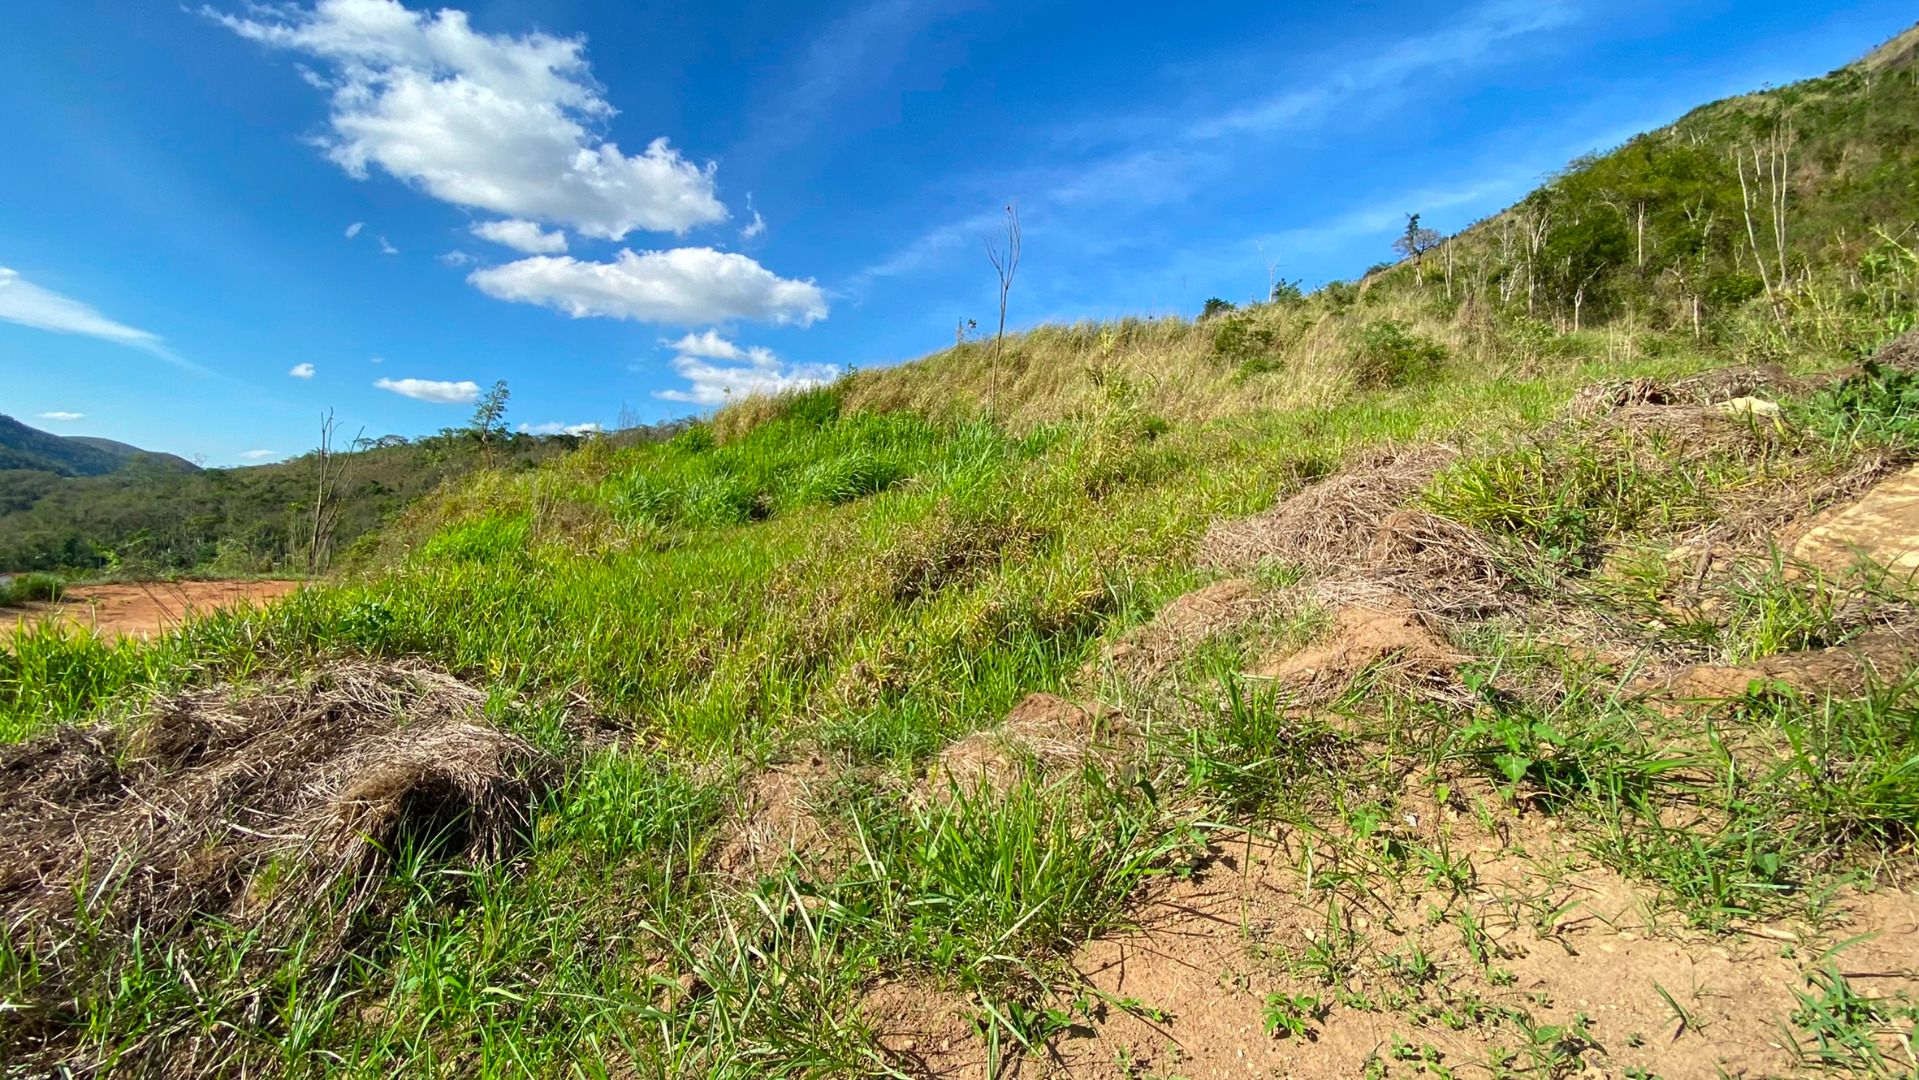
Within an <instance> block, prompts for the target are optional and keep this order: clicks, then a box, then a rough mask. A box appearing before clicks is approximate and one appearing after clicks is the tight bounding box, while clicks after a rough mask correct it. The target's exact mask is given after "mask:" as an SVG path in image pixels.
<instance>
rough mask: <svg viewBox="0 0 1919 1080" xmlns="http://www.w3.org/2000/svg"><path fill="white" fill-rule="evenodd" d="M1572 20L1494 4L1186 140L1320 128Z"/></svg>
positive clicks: (1539, 6)
mask: <svg viewBox="0 0 1919 1080" xmlns="http://www.w3.org/2000/svg"><path fill="white" fill-rule="evenodd" d="M1578 17H1579V12H1578V11H1577V10H1576V9H1575V8H1574V7H1573V6H1572V5H1571V4H1569V3H1566V2H1565V0H1544V2H1541V0H1525V2H1515V0H1494V2H1492V3H1487V4H1482V5H1480V6H1479V7H1477V8H1473V9H1471V10H1468V11H1467V12H1466V13H1465V14H1464V16H1463V17H1461V18H1459V19H1457V20H1452V21H1450V22H1449V23H1448V25H1445V26H1442V27H1440V28H1439V29H1437V30H1434V31H1432V32H1431V33H1426V34H1420V35H1417V36H1414V37H1407V38H1401V39H1400V40H1398V41H1393V42H1388V43H1387V44H1386V45H1385V46H1384V47H1382V48H1378V49H1374V50H1370V51H1369V52H1368V55H1366V56H1364V57H1361V58H1360V59H1357V60H1353V61H1349V62H1347V63H1344V64H1340V65H1338V66H1336V67H1334V68H1333V69H1332V71H1331V72H1330V73H1329V74H1327V76H1326V77H1325V78H1324V79H1322V80H1320V81H1318V82H1316V83H1313V84H1310V85H1306V86H1298V87H1290V88H1287V89H1284V90H1281V91H1278V92H1277V93H1273V94H1269V95H1266V96H1264V97H1260V98H1257V99H1255V100H1253V101H1250V102H1246V103H1244V104H1241V105H1237V106H1234V107H1231V108H1229V109H1227V110H1226V111H1225V112H1223V113H1221V114H1220V115H1217V116H1212V117H1208V118H1206V119H1202V120H1200V121H1198V122H1196V123H1194V124H1192V125H1191V127H1190V128H1189V129H1188V131H1187V134H1188V135H1189V136H1190V137H1192V138H1195V139H1220V138H1229V137H1235V136H1243V135H1265V134H1270V133H1272V132H1275V131H1288V130H1294V129H1297V128H1299V127H1301V126H1303V125H1305V124H1309V123H1315V124H1316V123H1320V122H1323V121H1325V120H1327V119H1329V118H1331V117H1332V116H1333V115H1334V114H1335V110H1337V109H1338V108H1339V106H1341V105H1342V104H1344V103H1346V102H1349V101H1352V100H1353V99H1355V98H1360V97H1365V96H1368V95H1372V94H1376V93H1378V92H1380V91H1387V90H1394V91H1396V90H1398V89H1399V88H1403V87H1406V86H1410V85H1412V84H1414V83H1416V82H1417V80H1419V79H1421V78H1424V77H1426V76H1428V75H1430V74H1432V73H1434V72H1441V71H1446V70H1449V69H1453V68H1458V67H1462V66H1471V65H1476V64H1481V63H1485V62H1489V61H1493V60H1497V59H1498V58H1499V54H1500V50H1501V49H1502V48H1503V47H1504V46H1506V45H1507V44H1508V43H1510V42H1512V41H1514V40H1515V39H1518V38H1523V37H1529V36H1531V35H1534V34H1538V33H1542V32H1544V31H1548V30H1558V29H1561V28H1563V27H1566V26H1568V25H1571V24H1572V23H1573V22H1575V21H1576V20H1577V19H1578Z"/></svg>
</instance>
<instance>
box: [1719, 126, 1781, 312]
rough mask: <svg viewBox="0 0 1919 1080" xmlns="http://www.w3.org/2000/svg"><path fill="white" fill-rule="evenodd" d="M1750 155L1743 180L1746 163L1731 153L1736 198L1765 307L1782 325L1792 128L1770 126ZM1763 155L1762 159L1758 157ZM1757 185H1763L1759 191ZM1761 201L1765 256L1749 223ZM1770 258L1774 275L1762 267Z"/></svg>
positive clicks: (1751, 224) (1739, 154)
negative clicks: (1766, 222)
mask: <svg viewBox="0 0 1919 1080" xmlns="http://www.w3.org/2000/svg"><path fill="white" fill-rule="evenodd" d="M1747 149H1749V150H1750V151H1751V153H1752V179H1751V181H1750V183H1749V182H1748V181H1747V178H1746V160H1745V157H1744V155H1743V154H1741V153H1740V152H1738V151H1734V153H1733V165H1734V166H1735V167H1736V168H1737V170H1738V172H1739V197H1740V202H1741V204H1742V209H1743V210H1744V211H1745V215H1746V241H1747V243H1749V244H1751V245H1752V258H1753V262H1754V263H1755V264H1757V265H1758V267H1759V282H1760V284H1761V285H1762V286H1764V288H1765V290H1766V303H1767V304H1768V305H1770V306H1771V307H1772V312H1773V316H1774V318H1776V319H1778V320H1779V321H1780V322H1781V323H1782V324H1783V323H1784V321H1785V317H1786V316H1785V312H1784V310H1783V309H1782V307H1781V306H1780V296H1779V294H1780V293H1781V292H1783V291H1784V290H1785V288H1786V284H1787V276H1786V210H1787V206H1786V195H1787V192H1788V190H1789V189H1790V187H1791V184H1790V182H1789V178H1788V176H1787V172H1788V169H1789V167H1790V165H1791V158H1790V154H1791V149H1792V128H1791V126H1789V125H1786V124H1779V125H1776V126H1774V128H1773V130H1772V132H1771V134H1770V135H1768V136H1767V138H1766V141H1765V145H1764V146H1763V147H1762V146H1761V145H1760V144H1759V143H1758V142H1754V143H1752V144H1751V146H1749V147H1748V148H1747ZM1762 151H1763V153H1764V155H1765V156H1764V159H1763V160H1762V159H1761V157H1760V154H1761V152H1762ZM1761 184H1763V185H1764V188H1763V190H1762V189H1761ZM1762 198H1763V199H1764V201H1765V206H1766V214H1767V215H1768V216H1769V217H1770V218H1771V219H1772V220H1771V225H1772V229H1771V232H1772V236H1771V237H1770V240H1771V241H1772V243H1771V247H1772V249H1773V250H1772V251H1771V252H1770V253H1768V252H1767V251H1765V249H1764V248H1763V247H1761V245H1760V243H1759V231H1758V229H1757V228H1756V227H1755V225H1754V223H1753V208H1754V207H1755V206H1756V205H1758V203H1759V202H1760V200H1761V199H1762ZM1768 254H1770V255H1771V256H1772V257H1773V258H1776V259H1777V260H1778V269H1777V272H1776V274H1775V272H1774V271H1772V270H1771V269H1769V268H1768V267H1767V265H1766V262H1767V256H1768Z"/></svg>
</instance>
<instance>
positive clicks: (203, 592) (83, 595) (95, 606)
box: [0, 581, 302, 637]
mask: <svg viewBox="0 0 1919 1080" xmlns="http://www.w3.org/2000/svg"><path fill="white" fill-rule="evenodd" d="M301 584H302V583H301V582H298V581H147V582H136V583H134V584H125V585H76V586H74V587H72V588H70V589H67V590H66V592H65V594H64V595H63V596H62V597H61V598H60V600H59V601H58V602H56V603H36V604H26V605H23V606H21V607H18V608H8V609H0V635H4V634H7V633H10V632H11V631H12V630H14V629H15V628H17V627H20V626H25V625H32V624H37V623H43V622H53V623H60V624H64V625H67V626H74V627H78V628H80V629H83V630H90V631H92V632H93V633H96V634H99V635H100V636H101V637H123V636H124V637H153V636H155V635H158V634H164V633H166V632H167V631H169V630H174V629H177V628H178V627H179V626H180V625H181V624H182V623H184V622H185V621H186V620H187V619H189V618H191V617H193V616H195V615H205V614H207V613H209V612H212V611H217V610H220V609H221V608H229V607H238V606H242V605H245V606H256V607H257V606H259V605H262V604H265V603H267V602H269V601H272V600H277V599H279V598H280V597H282V596H286V595H289V594H291V593H293V592H295V591H296V590H298V589H299V588H300V586H301Z"/></svg>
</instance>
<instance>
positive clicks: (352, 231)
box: [346, 221, 366, 240]
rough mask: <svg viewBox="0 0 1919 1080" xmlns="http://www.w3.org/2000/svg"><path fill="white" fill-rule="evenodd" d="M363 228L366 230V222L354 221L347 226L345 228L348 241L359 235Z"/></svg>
mask: <svg viewBox="0 0 1919 1080" xmlns="http://www.w3.org/2000/svg"><path fill="white" fill-rule="evenodd" d="M364 228H366V222H364V221H356V222H354V223H353V224H351V225H348V226H347V227H346V238H347V239H348V240H351V239H353V238H354V237H356V236H358V235H360V230H361V229H364Z"/></svg>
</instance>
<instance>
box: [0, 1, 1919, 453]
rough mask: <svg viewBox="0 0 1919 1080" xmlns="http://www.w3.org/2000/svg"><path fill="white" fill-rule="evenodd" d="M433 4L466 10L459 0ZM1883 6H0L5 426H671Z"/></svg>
mask: <svg viewBox="0 0 1919 1080" xmlns="http://www.w3.org/2000/svg"><path fill="white" fill-rule="evenodd" d="M455 2H458V0H455ZM1913 14H1914V13H1913V11H1912V8H1911V5H1910V2H1909V0H1900V2H1893V0H1859V2H1839V3H1826V4H1819V5H1810V4H1805V3H1785V2H1771V0H1740V2H1732V0H1710V2H1707V0H1659V2H1646V0H1623V2H1614V3H1598V2H1582V0H1531V2H1509V0H1490V2H1483V3H1473V2H1470V0H1469V2H1467V3H1464V4H1445V5H1440V4H1408V3H1385V2H1370V3H1369V2H1359V3H1341V4H1292V5H1282V4H1271V3H1263V4H1243V5H1234V4H1214V5H1202V6H1200V7H1198V8H1183V7H1174V6H1169V5H1166V4H1163V3H1151V4H1143V3H1142V4H1132V3H1114V2H1111V0H1108V2H1103V3H1097V4H1095V3H1067V2H1054V3H1048V2H1044V0H1037V2H1035V0H1028V2H1026V3H991V2H987V0H979V2H968V0H950V2H946V0H935V2H926V3H920V2H913V0H852V2H851V3H841V4H828V5H819V6H813V7H808V6H804V5H798V4H791V3H778V2H770V0H751V2H737V0H706V2H703V3H698V4H694V3H655V4H649V5H644V6H642V5H635V4H631V3H624V2H589V0H469V2H467V3H466V4H465V6H464V8H460V9H445V10H435V9H429V8H417V7H415V8H409V7H405V6H402V4H400V3H399V2H396V0H326V2H322V3H319V4H317V5H315V4H314V3H312V2H311V0H308V2H307V3H302V4H289V5H269V6H260V5H257V4H247V3H245V2H244V0H231V2H226V0H221V2H215V3H212V4H209V5H207V6H204V7H202V6H200V5H199V3H198V0H189V2H188V3H186V4H184V5H183V4H177V3H169V2H139V3H127V2H126V0H63V2H62V3H59V4H11V5H6V7H5V9H4V10H0V132H4V135H0V139H4V142H5V145H6V149H7V154H6V155H5V156H4V159H3V160H4V162H5V164H4V166H0V412H5V413H9V414H12V415H15V416H17V417H19V418H21V419H23V420H26V421H27V422H28V423H33V424H36V425H38V426H41V427H45V428H48V429H50V430H54V431H59V432H63V433H68V434H93V435H104V436H109V437H112V438H118V439H124V440H126V441H129V442H134V443H137V444H140V445H143V446H147V447H151V448H154V449H159V450H167V451H172V452H176V453H181V454H186V455H197V456H200V457H202V458H204V460H206V461H207V462H208V463H209V464H219V465H228V464H242V463H245V462H248V461H258V460H272V459H274V458H277V457H281V456H286V455H290V454H293V453H297V452H300V451H301V450H304V449H305V448H307V447H309V446H311V445H312V444H313V442H314V441H315V436H316V432H317V427H318V417H319V415H320V413H321V412H323V411H324V410H326V409H328V408H332V409H334V410H336V411H337V413H338V415H339V417H340V419H341V421H342V423H343V424H344V426H345V427H346V429H347V430H349V431H358V430H362V429H364V430H365V431H366V433H367V434H369V435H379V434H386V433H389V432H392V433H401V434H409V435H412V434H420V433H424V432H430V431H433V430H436V429H438V428H440V427H443V426H450V425H457V424H459V423H462V422H464V420H465V419H466V417H467V416H468V414H469V413H470V411H471V408H470V404H469V402H470V399H471V396H472V395H473V394H474V393H475V392H477V390H478V389H479V388H481V387H484V386H486V385H489V384H491V383H492V382H493V381H494V380H496V379H504V380H506V381H507V382H508V384H509V385H510V386H511V388H512V391H513V403H512V408H511V412H510V418H511V419H512V420H513V421H515V422H516V423H522V424H526V425H529V427H531V428H533V429H535V430H555V429H558V428H561V427H567V426H575V425H587V424H601V425H612V424H613V423H615V422H616V421H617V420H618V419H619V418H620V417H621V416H622V414H623V413H624V414H625V415H627V416H633V417H638V418H640V419H648V420H651V419H659V418H665V417H670V416H676V415H684V414H686V413H689V412H698V411H704V410H706V409H709V408H711V407H712V405H713V403H715V402H716V401H720V400H724V398H725V396H726V395H727V394H728V393H737V392H744V391H747V390H751V389H755V388H777V387H780V386H785V385H794V384H797V383H800V382H804V381H805V380H808V379H816V378H821V377H825V376H828V375H830V374H831V373H832V372H834V371H837V370H839V369H842V368H844V367H845V366H847V365H855V366H860V367H867V366H873V365H880V364H887V363H894V362H898V361H900V360H905V359H910V358H912V357H914V356H918V355H921V354H923V353H925V352H927V351H929V350H932V349H935V348H938V347H940V346H941V345H943V344H947V343H950V342H951V340H952V334H953V327H954V324H955V323H956V322H957V321H958V320H960V319H965V318H974V319H978V320H979V322H980V323H981V325H982V326H984V325H986V324H987V323H988V321H989V312H990V311H991V309H992V308H993V305H994V292H995V288H996V285H995V279H994V277H993V271H992V269H991V267H990V266H989V265H988V263H987V260H986V257H985V254H984V250H983V249H984V243H985V241H986V240H987V239H988V238H989V237H990V236H991V235H992V234H993V232H994V231H995V230H996V229H997V228H998V220H997V219H998V215H999V213H1000V208H1001V207H1003V206H1004V205H1005V204H1007V203H1009V202H1012V203H1017V204H1018V206H1019V208H1020V213H1021V216H1022V219H1023V224H1024V232H1025V256H1024V260H1023V262H1022V264H1021V267H1020V271H1019V277H1018V279H1017V281H1016V283H1015V286H1014V291H1013V296H1012V310H1011V312H1010V316H1009V318H1010V321H1011V323H1013V324H1015V325H1021V326H1024V325H1031V324H1033V323H1037V322H1042V321H1050V320H1070V319H1080V318H1102V317H1110V316H1118V315H1126V314H1160V313H1187V314H1190V313H1192V312H1193V311H1195V310H1196V309H1197V308H1198V307H1199V305H1200V304H1201V303H1202V302H1203V301H1204V300H1205V299H1206V298H1207V297H1209V296H1213V295H1218V296H1223V297H1226V298H1228V299H1233V300H1245V299H1250V298H1253V297H1255V296H1257V295H1258V294H1260V293H1262V292H1264V291H1265V288H1266V282H1267V280H1268V277H1269V274H1270V273H1271V272H1272V271H1271V270H1270V269H1269V268H1270V266H1271V264H1273V263H1277V264H1278V270H1277V273H1278V275H1279V276H1281V277H1285V278H1299V279H1303V280H1304V281H1305V282H1306V283H1307V284H1308V285H1309V286H1310V285H1313V284H1317V283H1319V282H1321V281H1324V280H1326V279H1328V278H1333V277H1343V276H1351V275H1353V274H1355V273H1357V272H1358V271H1360V270H1362V269H1363V268H1364V267H1366V266H1367V265H1369V264H1371V263H1373V262H1376V261H1378V260H1380V259H1382V258H1385V257H1387V256H1388V255H1389V254H1390V251H1389V247H1388V245H1389V243H1390V240H1391V238H1392V237H1393V235H1394V234H1395V233H1396V232H1397V230H1398V228H1399V226H1400V223H1401V221H1402V220H1403V215H1404V213H1406V212H1408V211H1419V212H1420V213H1422V214H1423V215H1424V217H1423V220H1424V221H1425V223H1427V224H1429V225H1432V226H1435V227H1437V228H1440V229H1442V230H1446V231H1451V230H1454V229H1457V228H1459V227H1462V226H1464V225H1466V224H1468V223H1470V222H1471V221H1473V220H1475V219H1477V218H1479V217H1482V216H1484V215H1486V214H1487V213H1490V212H1492V211H1494V210H1497V209H1498V208H1500V207H1501V206H1504V205H1505V204H1507V203H1508V202H1510V201H1512V200H1513V199H1514V198H1516V197H1518V196H1520V195H1523V194H1524V193H1525V192H1526V191H1527V190H1529V189H1530V188H1531V187H1532V186H1534V185H1535V184H1536V183H1537V182H1538V181H1539V179H1540V178H1541V177H1542V175H1544V174H1546V173H1548V172H1550V171H1552V170H1554V169H1556V168H1558V167H1559V166H1561V165H1563V164H1564V163H1565V162H1566V161H1567V160H1568V159H1569V158H1571V157H1573V156H1574V155H1577V154H1579V153H1582V152H1585V151H1588V150H1594V149H1604V148H1607V147H1610V146H1612V145H1616V144H1617V143H1619V142H1620V141H1622V140H1623V139H1624V138H1626V137H1627V136H1629V135H1631V134H1632V133H1634V132H1637V131H1640V130H1643V129H1645V128H1648V127H1652V126H1656V125H1658V124H1660V123H1662V122H1665V121H1669V120H1671V119H1674V118H1676V117H1677V116H1679V115H1680V114H1682V113H1684V112H1685V111H1686V110H1687V109H1689V108H1690V107H1692V106H1694V105H1696V104H1700V103H1703V102H1705V101H1708V100H1712V99H1714V98H1718V97H1723V96H1726V95H1728V94H1732V93H1737V92H1741V91H1744V90H1749V89H1756V88H1758V87H1761V86H1763V85H1766V84H1777V83H1781V82H1787V81H1791V80H1793V79H1798V78H1803V77H1806V76H1809V75H1816V74H1821V73H1823V72H1826V71H1828V70H1830V69H1832V68H1834V67H1837V66H1839V65H1841V64H1843V63H1845V62H1847V61H1848V60H1850V59H1852V58H1853V57H1855V56H1857V55H1859V54H1860V53H1862V52H1864V51H1866V50H1868V49H1870V48H1871V47H1872V46H1874V45H1876V44H1877V43H1879V42H1880V41H1882V40H1884V39H1885V38H1888V37H1890V36H1892V35H1893V34H1894V33H1896V32H1898V31H1899V30H1901V29H1903V28H1904V27H1905V26H1906V25H1909V23H1910V21H1911V19H1912V18H1913Z"/></svg>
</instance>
